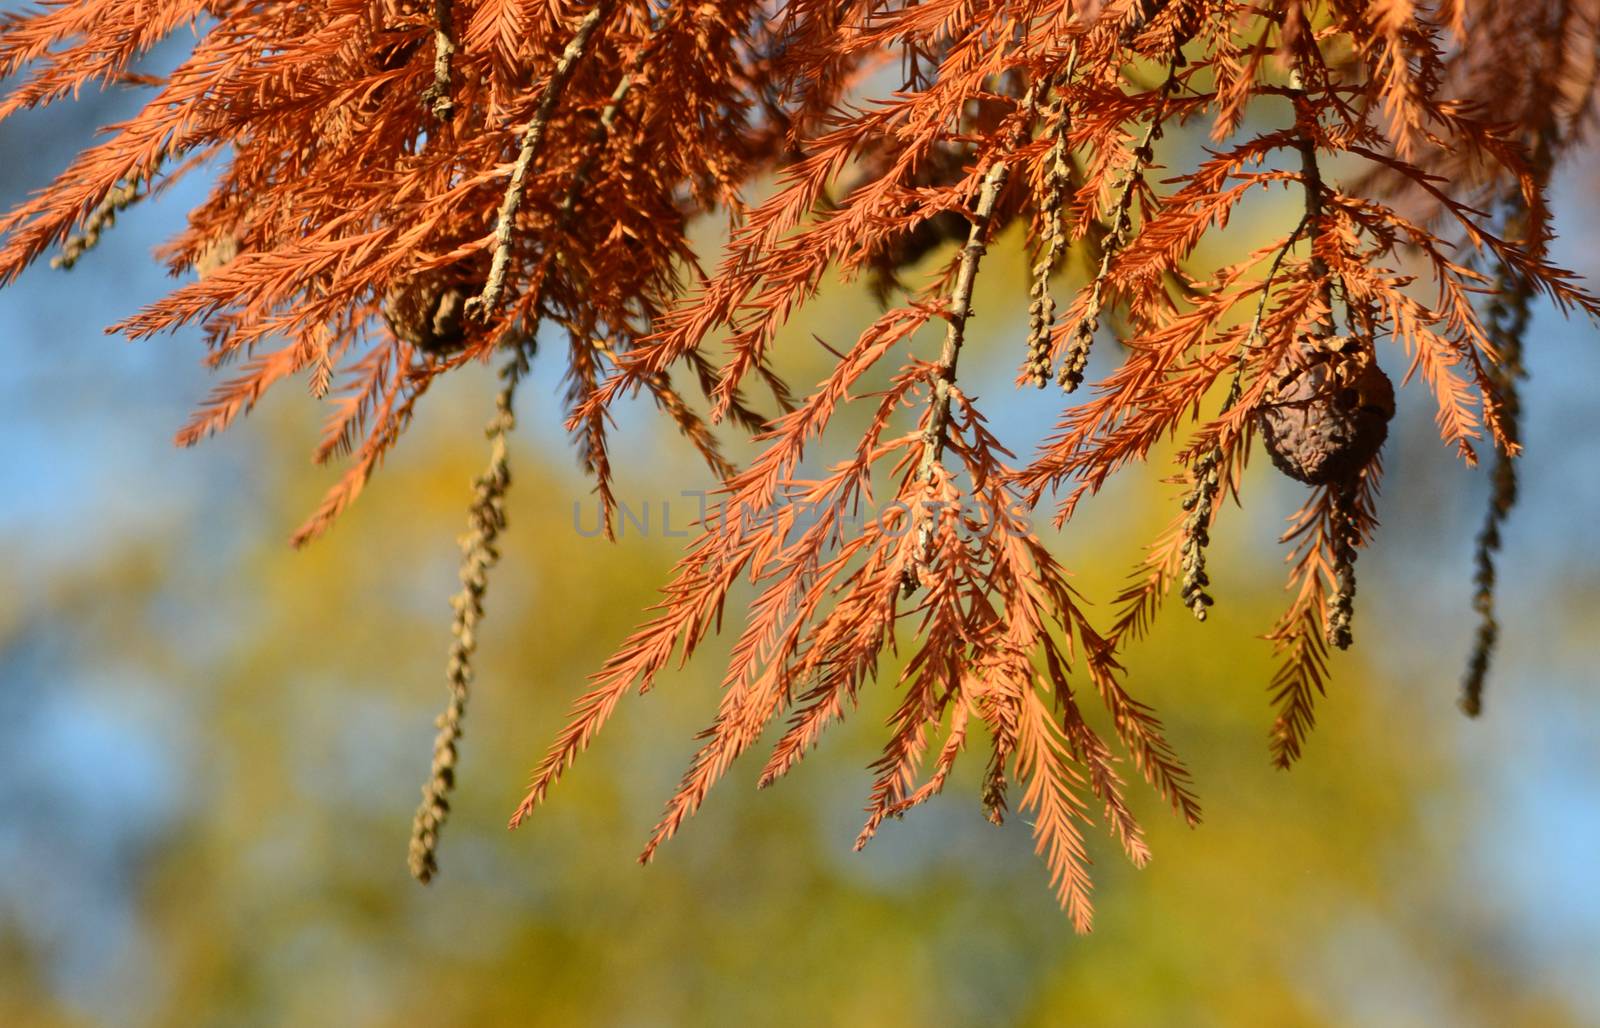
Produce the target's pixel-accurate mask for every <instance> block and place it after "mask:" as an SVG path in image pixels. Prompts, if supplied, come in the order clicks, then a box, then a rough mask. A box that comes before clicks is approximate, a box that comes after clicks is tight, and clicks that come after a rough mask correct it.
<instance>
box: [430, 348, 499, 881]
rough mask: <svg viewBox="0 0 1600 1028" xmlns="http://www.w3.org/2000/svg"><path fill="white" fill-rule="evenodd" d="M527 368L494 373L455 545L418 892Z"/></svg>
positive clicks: (455, 733) (451, 760)
mask: <svg viewBox="0 0 1600 1028" xmlns="http://www.w3.org/2000/svg"><path fill="white" fill-rule="evenodd" d="M527 367H528V357H527V353H526V351H525V350H524V349H523V348H522V347H521V346H518V348H517V353H516V356H514V357H513V358H512V360H511V362H510V363H509V364H507V365H506V367H505V369H504V370H503V371H502V372H501V376H502V378H503V379H504V382H505V384H504V385H503V386H502V387H501V389H500V392H499V395H498V396H496V397H495V413H494V418H493V419H492V420H490V422H489V424H488V426H487V427H486V428H485V430H484V434H485V435H487V436H488V439H489V466H488V467H487V468H485V469H484V471H483V473H482V474H480V475H479V476H478V478H477V481H476V482H475V483H474V486H473V488H474V490H475V495H474V497H473V501H472V506H471V508H470V509H469V510H468V514H467V532H466V534H465V535H463V536H462V537H461V589H460V591H459V592H457V593H456V594H455V596H454V597H452V598H451V600H450V605H451V607H452V608H453V609H454V611H455V620H454V623H453V624H452V625H451V630H450V636H451V638H450V657H449V661H448V662H447V664H446V666H445V678H446V681H447V682H448V683H449V687H450V702H449V704H448V705H447V706H446V707H445V710H444V713H443V714H440V715H439V719H438V721H437V722H436V724H437V725H438V727H439V733H438V735H436V736H435V737H434V740H433V768H432V771H431V772H430V774H429V776H428V781H427V784H425V785H424V786H423V787H422V803H421V805H420V806H418V807H417V815H416V818H415V820H414V821H413V822H412V826H411V851H410V864H411V874H412V876H413V877H414V878H416V879H417V881H419V882H422V883H423V884H427V883H428V882H429V881H431V880H432V878H433V876H434V875H435V874H437V873H438V870H439V864H438V848H439V832H440V830H441V829H442V828H443V827H444V822H445V819H446V818H448V817H449V816H450V792H451V790H452V789H454V788H455V770H456V744H457V743H458V742H459V741H460V739H461V720H462V717H463V715H464V714H465V713H466V706H467V690H468V687H469V686H470V685H471V683H472V654H473V651H475V650H476V649H477V647H478V638H477V633H478V623H479V622H480V621H481V620H482V619H483V596H484V592H485V591H486V590H487V588H488V584H489V579H488V576H489V569H490V568H492V567H493V566H494V565H495V563H496V562H497V561H498V560H499V559H500V551H499V550H498V549H496V548H495V541H496V539H498V538H499V535H500V533H501V531H502V530H504V528H505V525H506V519H505V496H506V490H507V488H508V487H509V486H510V485H511V469H510V466H509V464H508V462H507V460H506V437H507V436H508V435H509V434H510V432H511V430H512V429H513V428H514V427H516V416H515V414H514V413H513V405H514V402H515V399H516V391H517V383H518V381H520V380H521V378H522V375H523V372H525V371H526V370H527Z"/></svg>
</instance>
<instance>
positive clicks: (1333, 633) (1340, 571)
mask: <svg viewBox="0 0 1600 1028" xmlns="http://www.w3.org/2000/svg"><path fill="white" fill-rule="evenodd" d="M1357 488H1358V485H1357V484H1356V483H1355V482H1349V483H1344V484H1341V485H1339V486H1337V487H1336V491H1335V493H1334V496H1333V511H1332V522H1333V523H1332V526H1331V529H1332V535H1333V540H1332V541H1333V585H1334V589H1333V601H1332V602H1331V603H1330V604H1329V605H1328V624H1327V626H1326V628H1327V638H1328V645H1329V646H1332V647H1334V648H1336V649H1340V650H1347V649H1349V648H1350V644H1351V642H1353V641H1354V635H1353V634H1352V632H1351V629H1350V621H1351V618H1352V617H1353V616H1354V615H1355V609H1356V546H1357V544H1358V543H1359V541H1360V534H1359V531H1360V530H1359V528H1358V526H1357V521H1356V507H1355V500H1356V489H1357Z"/></svg>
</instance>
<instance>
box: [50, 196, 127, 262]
mask: <svg viewBox="0 0 1600 1028" xmlns="http://www.w3.org/2000/svg"><path fill="white" fill-rule="evenodd" d="M144 197H145V191H144V190H142V189H140V188H139V180H138V179H132V180H130V181H127V182H119V183H118V184H117V185H115V186H113V187H111V192H109V193H107V194H106V197H105V199H104V200H101V201H100V202H99V203H98V204H96V205H95V208H94V210H92V211H90V212H89V216H88V217H87V218H85V219H84V221H83V229H82V230H81V231H79V232H75V233H73V234H72V235H71V236H69V237H68V238H67V241H66V242H65V243H63V244H62V245H61V253H60V254H58V255H57V256H55V257H52V258H50V266H51V267H52V268H62V269H64V270H68V271H70V270H71V269H72V266H73V265H74V264H77V263H78V261H79V259H81V258H82V257H83V255H84V254H86V253H88V252H89V251H90V250H92V249H94V247H95V244H96V243H98V242H100V233H102V232H104V231H106V230H107V229H109V228H111V227H112V226H113V225H115V224H116V223H117V215H118V214H121V213H122V212H123V211H125V210H127V209H128V208H129V207H130V206H132V205H133V204H135V203H137V202H139V201H140V200H142V199H144Z"/></svg>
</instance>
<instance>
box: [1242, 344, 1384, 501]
mask: <svg viewBox="0 0 1600 1028" xmlns="http://www.w3.org/2000/svg"><path fill="white" fill-rule="evenodd" d="M1276 375H1277V379H1278V381H1277V385H1276V387H1275V388H1274V391H1273V394H1272V398H1271V399H1270V400H1269V401H1268V402H1267V403H1266V404H1265V405H1264V406H1263V407H1262V409H1261V412H1260V413H1259V414H1258V415H1257V421H1258V424H1259V426H1260V428H1261V435H1262V438H1263V440H1264V441H1265V442H1266V447H1267V453H1268V454H1270V455H1271V457H1272V463H1273V464H1275V465H1276V466H1277V468H1278V470H1279V471H1281V472H1283V473H1284V474H1285V475H1288V476H1289V477H1290V478H1293V479H1296V480H1298V481H1301V482H1305V483H1307V484H1309V485H1324V484H1326V483H1328V482H1334V481H1342V480H1346V479H1348V478H1350V477H1351V476H1353V475H1355V474H1356V473H1357V472H1359V471H1360V470H1361V469H1362V468H1363V467H1365V466H1366V465H1367V462H1368V461H1370V460H1372V458H1373V457H1374V456H1376V455H1377V453H1378V450H1379V449H1380V448H1381V447H1382V446H1383V442H1384V440H1385V439H1386V438H1388V435H1389V420H1390V419H1391V418H1393V417H1394V385H1393V383H1391V382H1390V381H1389V376H1388V375H1386V374H1384V373H1383V369H1382V368H1380V367H1378V362H1377V360H1376V359H1375V358H1374V356H1373V353H1372V347H1371V344H1370V343H1363V342H1362V341H1359V340H1355V339H1351V338H1349V337H1347V336H1334V337H1331V338H1322V339H1319V338H1316V337H1311V336H1307V337H1305V338H1304V339H1303V340H1302V341H1301V344H1300V346H1299V348H1298V349H1297V351H1296V352H1294V353H1292V354H1290V356H1289V357H1288V358H1287V359H1286V360H1285V361H1284V363H1283V364H1282V365H1281V366H1280V367H1279V369H1278V371H1277V372H1276Z"/></svg>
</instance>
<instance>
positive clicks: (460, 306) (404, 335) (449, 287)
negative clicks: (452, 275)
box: [382, 277, 468, 353]
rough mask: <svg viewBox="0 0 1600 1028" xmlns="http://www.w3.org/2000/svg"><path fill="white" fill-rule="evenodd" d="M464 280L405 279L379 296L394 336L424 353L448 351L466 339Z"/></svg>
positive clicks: (459, 345)
mask: <svg viewBox="0 0 1600 1028" xmlns="http://www.w3.org/2000/svg"><path fill="white" fill-rule="evenodd" d="M467 295H468V290H467V287H466V286H465V284H462V283H453V282H449V281H446V280H441V279H437V278H426V277H418V278H412V279H407V280H406V281H405V282H402V283H400V284H399V285H396V286H393V287H392V288H390V290H389V291H388V292H387V293H385V294H384V297H383V308H382V309H383V320H384V321H385V322H386V323H387V324H388V326H389V331H391V332H393V333H394V335H395V338H396V339H403V340H405V341H406V342H408V343H410V344H411V345H412V346H415V347H417V348H419V349H421V350H423V351H425V352H427V353H450V352H452V351H454V350H458V349H460V348H461V344H462V343H463V342H465V340H466V326H465V321H464V315H465V311H466V303H467Z"/></svg>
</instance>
